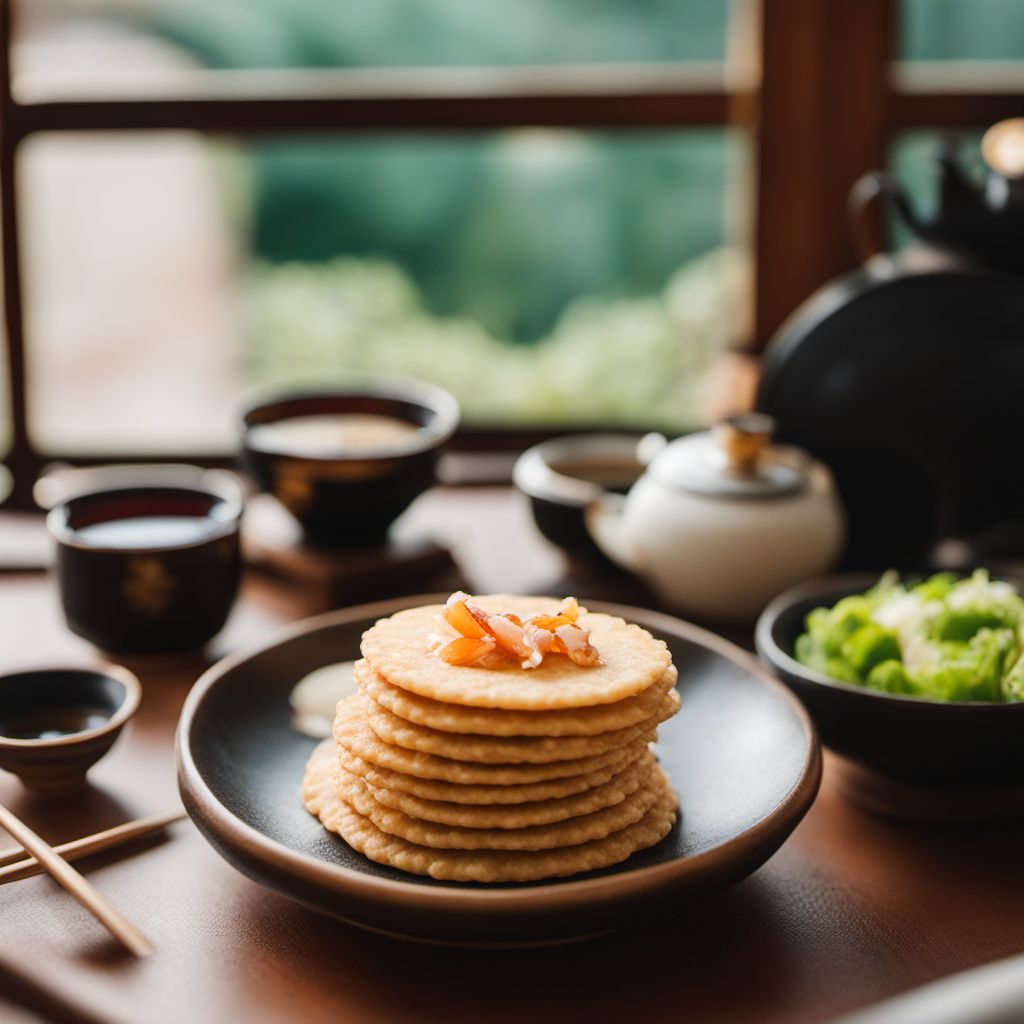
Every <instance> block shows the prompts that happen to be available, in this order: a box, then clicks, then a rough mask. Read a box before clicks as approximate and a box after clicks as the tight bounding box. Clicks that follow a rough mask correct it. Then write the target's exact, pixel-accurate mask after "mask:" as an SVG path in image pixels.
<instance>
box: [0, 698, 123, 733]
mask: <svg viewBox="0 0 1024 1024" xmlns="http://www.w3.org/2000/svg"><path fill="white" fill-rule="evenodd" d="M109 721H110V715H109V714H108V713H107V712H105V711H104V710H103V709H102V708H98V707H95V706H94V705H90V704H61V705H60V706H58V707H52V708H46V709H45V710H39V709H34V710H30V711H17V712H14V713H12V714H9V715H6V716H0V736H4V737H6V738H7V739H11V740H57V739H60V738H61V737H62V736H72V735H74V734H75V733H79V732H86V731H88V730H90V729H98V728H100V727H101V726H103V725H106V724H107V722H109Z"/></svg>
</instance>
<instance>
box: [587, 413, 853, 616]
mask: <svg viewBox="0 0 1024 1024" xmlns="http://www.w3.org/2000/svg"><path fill="white" fill-rule="evenodd" d="M773 428H774V423H773V422H772V420H771V417H769V416H763V415H759V414H756V413H755V414H749V415H745V416H734V417H730V418H728V419H726V420H723V421H721V422H720V423H718V424H716V425H715V426H714V427H713V428H712V430H711V431H710V432H707V433H701V434H692V435H690V436H688V437H681V438H678V439H677V440H675V441H672V442H670V443H669V442H666V441H665V439H664V438H663V437H660V435H656V434H655V435H649V436H648V437H646V438H644V439H643V441H642V442H641V444H640V449H639V451H640V456H641V459H643V461H645V462H647V470H646V472H645V473H644V475H643V476H642V477H641V478H640V479H639V480H638V481H637V482H636V484H634V485H633V487H632V488H631V490H630V491H629V493H628V494H627V495H626V496H624V497H623V496H622V495H618V494H611V493H606V494H605V495H604V496H602V497H601V498H599V499H598V500H597V501H595V502H593V503H592V504H591V505H590V506H589V507H588V509H587V513H586V522H587V529H588V530H589V531H590V534H591V536H592V537H593V538H594V541H595V542H596V543H597V545H598V546H599V547H600V548H601V549H602V551H604V552H605V554H607V555H608V557H609V558H611V559H612V560H613V561H615V562H617V563H618V564H619V565H622V566H623V567H625V568H627V569H630V570H631V571H633V572H635V573H636V574H637V575H638V576H640V577H641V578H642V579H644V580H645V581H646V582H647V583H648V584H650V586H651V587H652V588H653V589H654V590H655V592H656V593H657V594H658V596H659V597H660V598H661V600H662V601H663V602H664V603H665V605H666V606H668V607H670V608H673V609H675V610H678V611H680V612H684V613H686V614H690V615H695V616H698V617H700V618H704V619H711V620H717V621H728V622H750V621H752V620H753V619H754V618H756V616H757V615H758V614H759V613H760V612H761V610H762V609H763V608H764V606H765V605H766V604H767V603H768V602H769V601H770V600H771V599H772V598H773V597H775V596H776V595H777V594H778V593H780V592H781V591H783V590H785V589H786V588H787V587H789V586H791V585H792V584H794V583H797V582H799V581H800V580H803V579H807V578H808V577H811V576H817V575H819V574H821V573H823V572H826V571H827V570H828V569H829V568H831V566H832V565H833V564H834V562H835V561H836V559H837V558H838V557H839V553H840V551H841V549H842V546H843V541H844V538H845V519H844V515H843V510H842V505H841V504H840V501H839V498H838V496H837V494H836V490H835V484H834V482H833V480H832V474H831V473H830V472H829V471H828V469H827V468H826V467H825V466H824V465H823V464H822V463H820V462H818V461H816V460H815V459H813V458H812V457H811V456H810V455H808V454H807V453H806V452H804V451H802V450H801V449H798V448H790V447H783V446H778V445H771V444H769V441H770V439H771V432H772V430H773Z"/></svg>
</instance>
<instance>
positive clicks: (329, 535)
mask: <svg viewBox="0 0 1024 1024" xmlns="http://www.w3.org/2000/svg"><path fill="white" fill-rule="evenodd" d="M336 413H369V414H376V415H380V416H391V417H394V418H396V419H399V420H404V421H406V422H408V423H412V424H415V425H416V426H417V427H419V428H420V429H419V430H418V431H417V433H416V435H415V436H414V437H413V438H411V439H410V440H409V441H402V442H400V443H399V444H397V445H392V446H388V447H382V448H380V449H379V450H373V449H369V450H367V449H362V450H359V451H351V452H345V451H341V450H339V451H337V452H333V453H331V454H330V455H324V454H323V453H322V452H314V451H303V450H302V449H301V447H300V446H299V445H297V444H294V443H288V444H284V443H280V442H274V441H268V440H267V439H266V438H264V439H263V440H261V439H260V436H259V433H258V432H254V429H253V428H255V427H257V426H260V425H264V424H268V423H276V422H279V421H281V420H287V419H293V418H295V417H301V416H314V415H317V416H318V415H325V414H326V415H330V414H336ZM243 421H244V432H243V437H242V463H243V465H244V467H245V469H246V471H247V472H248V473H249V475H250V476H251V477H252V478H253V480H254V481H255V482H256V485H257V486H258V487H259V488H260V490H262V491H265V492H266V493H268V494H272V495H274V497H275V498H277V500H278V501H280V502H281V504H282V505H283V506H284V507H285V508H286V509H287V510H288V511H289V512H290V513H291V514H292V515H293V516H294V517H295V518H296V519H297V520H298V521H299V523H301V525H302V528H303V530H304V532H305V534H306V537H307V538H308V539H309V540H311V541H313V542H316V543H322V544H327V545H330V546H335V547H362V546H367V545H371V544H380V543H383V542H384V540H385V538H386V537H387V533H388V529H389V528H390V526H391V524H392V523H393V522H394V521H395V520H396V519H397V518H398V516H399V515H401V513H402V512H404V511H405V509H406V508H408V507H409V505H410V504H411V503H412V502H413V500H414V499H415V498H417V497H419V496H420V495H421V494H422V493H423V492H424V491H426V490H427V489H428V488H430V487H432V486H433V485H434V483H435V482H436V480H437V475H436V470H437V460H438V457H439V456H440V453H441V449H442V447H443V446H444V445H445V443H446V442H447V441H448V440H449V439H450V438H451V436H452V434H453V433H454V432H455V429H456V427H457V426H458V424H459V408H458V404H457V403H456V401H455V399H454V398H452V396H451V395H449V394H448V392H446V391H443V390H441V388H436V387H433V386H432V385H429V384H425V383H422V382H420V381H402V382H399V383H393V384H388V385H382V386H380V387H375V388H372V389H368V390H352V391H323V392H311V391H304V392H294V393H289V394H284V395H278V396H277V397H274V398H272V399H270V400H267V401H262V402H260V403H259V404H257V405H254V406H252V407H250V408H249V410H248V411H247V412H246V413H245V415H244V417H243Z"/></svg>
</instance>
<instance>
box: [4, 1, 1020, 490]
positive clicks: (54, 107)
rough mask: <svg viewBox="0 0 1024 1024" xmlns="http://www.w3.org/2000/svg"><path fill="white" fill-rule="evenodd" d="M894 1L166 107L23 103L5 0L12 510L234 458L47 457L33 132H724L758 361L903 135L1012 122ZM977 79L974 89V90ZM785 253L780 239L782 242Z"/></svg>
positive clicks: (747, 16)
mask: <svg viewBox="0 0 1024 1024" xmlns="http://www.w3.org/2000/svg"><path fill="white" fill-rule="evenodd" d="M897 4H898V0H857V2H856V3H837V2H835V0H734V2H733V9H732V10H731V12H730V26H729V36H730V47H729V54H728V55H727V60H726V62H725V64H724V65H722V66H719V65H714V66H705V65H692V66H691V65H672V66H657V65H654V66H631V65H622V66H602V67H599V68H594V67H564V68H550V67H545V68H509V69H503V68H488V69H422V70H421V69H400V70H392V69H387V70H376V69H367V70H358V71H350V70H346V71H338V72H323V73H322V72H313V73H306V72H276V71H275V72H267V73H262V72H261V73H259V74H254V73H249V72H224V71H217V72H203V73H200V74H199V75H198V77H197V79H196V82H197V85H196V87H195V88H190V89H189V90H188V91H187V92H184V93H182V92H179V93H176V94H172V95H139V96H97V97H81V98H75V99H52V98H51V99H47V98H45V97H43V98H36V99H32V98H30V99H28V100H27V101H26V100H25V99H22V98H19V97H17V96H16V95H15V94H14V89H13V86H12V76H11V39H12V22H13V18H14V17H15V16H16V14H17V11H16V3H15V0H0V255H2V259H3V287H4V318H5V324H6V349H7V361H8V392H9V394H8V400H9V409H10V414H11V425H10V426H11V448H10V451H9V452H8V454H7V456H6V457H5V459H4V460H3V464H4V465H5V466H6V468H7V469H8V470H9V471H10V473H11V474H12V477H13V489H12V491H11V492H10V494H9V495H8V497H7V498H6V500H5V501H4V503H3V504H4V505H5V506H6V507H9V508H17V509H31V508H34V507H35V505H34V501H33V496H32V494H33V487H34V484H35V481H36V479H37V477H38V475H39V473H40V471H41V470H42V468H43V466H44V465H45V464H46V463H51V462H64V463H68V464H71V465H75V464H83V463H90V464H96V463H102V462H113V461H117V462H131V461H146V462H154V461H175V462H180V461H188V462H194V463H198V464H203V465H226V464H230V462H231V459H230V457H229V456H227V455H225V456H223V457H219V458H212V459H211V458H210V457H209V455H198V454H197V453H188V452H184V453H175V454H174V455H173V456H171V455H168V456H157V457H154V456H144V457H143V456H139V455H138V454H135V455H129V456H125V454H124V453H115V452H111V453H108V454H106V455H104V456H102V457H98V456H96V455H84V454H82V453H76V452H40V451H38V450H37V449H36V448H35V447H34V446H33V444H32V439H31V435H30V432H29V429H28V423H29V409H28V401H29V399H28V387H27V383H28V382H27V377H26V372H27V371H26V360H25V352H26V343H27V340H26V337H25V329H24V319H23V290H22V280H21V267H22V264H21V259H20V244H19V236H18V194H17V173H16V170H17V157H18V149H19V147H20V145H21V143H22V142H24V141H25V140H26V139H27V138H29V137H30V136H32V135H34V134H36V133H38V132H66V131H75V132H81V131H129V132H130V131H142V130H145V131H154V130H156V131H160V130H181V129H185V130H190V131H194V132H198V133H200V134H231V135H237V136H241V137H255V136H259V135H264V134H276V135H283V134H289V133H302V134H309V133H311V132H329V133H332V134H338V135H343V134H346V133H360V134H366V133H372V132H409V133H426V134H430V133H439V132H487V131H494V130H500V129H507V128H518V127H566V128H594V129H614V130H619V131H630V130H650V129H679V128H692V127H709V126H715V127H722V128H734V129H739V130H741V131H742V132H744V133H745V135H746V137H747V138H748V140H749V146H750V151H751V158H752V160H751V162H752V167H753V173H752V175H751V176H750V180H749V182H747V183H746V188H747V190H748V195H747V197H745V198H746V202H747V203H749V205H750V208H751V210H752V217H751V219H750V224H749V226H748V231H749V233H750V235H751V236H752V237H750V238H749V243H750V249H751V252H752V254H753V291H754V294H753V306H752V320H751V330H750V335H749V338H747V339H746V340H745V344H744V346H743V347H744V349H745V350H746V351H748V352H750V353H752V354H754V355H756V353H757V352H759V351H760V350H761V349H762V348H763V346H764V345H765V344H766V343H767V342H768V340H769V339H770V337H771V335H772V334H773V333H774V331H775V330H776V329H777V328H778V326H779V325H780V324H781V323H782V321H783V320H784V319H785V317H786V316H788V314H789V313H790V312H791V311H792V309H794V308H795V307H796V306H797V304H798V303H800V302H801V301H802V300H803V299H804V298H806V296H807V295H809V294H810V293H811V292H812V291H814V290H815V289H816V288H818V287H819V286H820V285H821V284H823V283H824V282H825V281H827V280H828V279H830V278H831V277H833V276H835V275H836V274H837V273H841V272H842V271H844V270H847V269H849V268H850V267H852V266H854V265H856V263H857V261H858V254H857V253H856V252H855V251H854V248H853V243H852V241H851V233H850V232H849V230H848V228H847V225H846V222H845V218H844V217H843V216H842V215H841V213H840V214H839V215H837V211H842V210H843V209H844V208H845V203H846V197H847V195H848V193H849V190H850V187H851V185H852V184H853V182H854V181H855V180H856V179H857V178H858V177H860V175H862V174H863V173H865V172H866V171H869V170H871V169H874V168H876V167H882V166H884V165H885V158H886V151H887V148H888V145H889V143H890V141H891V140H892V138H893V137H894V136H895V134H897V133H898V132H900V131H903V130H907V129H911V128H921V127H932V128H936V127H938V128H942V127H948V128H966V127H981V126H984V125H987V124H989V123H991V122H993V121H996V120H999V119H1001V118H1003V117H1009V116H1015V115H1017V114H1018V113H1019V110H1020V93H1019V89H1015V87H1017V86H1018V85H1019V79H1017V80H1014V79H1013V78H1012V77H1008V76H1007V75H1006V74H1005V71H1006V69H1005V67H1003V68H995V69H993V70H994V73H992V74H988V75H986V74H985V72H984V69H983V68H975V69H974V70H973V72H972V75H971V76H968V78H967V79H966V81H965V80H964V79H959V80H958V84H959V85H960V88H958V89H957V90H951V89H950V88H948V82H949V76H948V74H936V73H935V72H934V69H930V68H929V67H928V66H926V65H920V66H915V65H910V66H908V65H905V64H903V65H894V64H893V57H892V55H893V54H895V53H896V52H897V51H898V47H897V39H896V33H897V26H896V14H897ZM972 85H973V87H971V86H972ZM783 239H784V240H785V244H780V240H783ZM550 433H552V432H548V431H538V430H535V429H530V430H515V429H510V430H502V431H479V430H471V429H467V430H464V431H462V432H461V433H460V435H459V436H458V437H457V439H456V443H457V444H458V445H459V446H462V447H464V448H467V449H469V450H477V451H479V450H482V449H483V450H486V449H501V450H515V449H520V448H523V447H525V446H526V445H528V444H530V443H533V442H534V441H535V440H536V439H538V438H539V437H544V436H550Z"/></svg>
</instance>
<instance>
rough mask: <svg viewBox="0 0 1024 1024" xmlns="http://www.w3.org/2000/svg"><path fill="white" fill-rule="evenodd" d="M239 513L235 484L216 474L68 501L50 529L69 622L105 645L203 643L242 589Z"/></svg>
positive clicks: (147, 647) (164, 647)
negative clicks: (186, 483) (187, 482)
mask: <svg viewBox="0 0 1024 1024" xmlns="http://www.w3.org/2000/svg"><path fill="white" fill-rule="evenodd" d="M241 517H242V499H241V493H240V491H239V489H238V487H237V485H235V484H234V483H233V482H232V481H229V480H227V479H223V478H219V477H216V476H215V475H214V474H203V475H201V476H199V477H197V483H196V484H195V485H189V486H178V485H173V486H172V485H145V486H137V487H131V486H120V487H115V488H109V489H105V490H99V491H92V492H89V493H86V494H76V495H74V496H72V497H69V498H67V499H65V500H64V501H61V502H60V503H58V504H57V505H55V506H54V507H53V508H52V509H51V510H50V513H49V516H48V517H47V526H48V527H49V530H50V532H51V533H52V534H53V536H54V538H55V539H56V541H57V560H56V564H57V579H58V584H59V588H60V597H61V603H62V605H63V607H64V615H65V617H66V619H67V623H68V626H69V627H70V629H71V630H72V631H73V632H75V633H77V634H78V635H79V636H82V637H85V639H87V640H89V641H91V642H92V643H94V644H96V646H98V647H100V648H102V649H103V650H107V651H125V652H128V651H132V652H143V651H145V652H156V651H172V650H185V649H190V648H198V647H201V646H202V645H203V644H205V643H206V641H207V640H209V639H210V638H211V637H213V636H214V635H215V634H216V633H218V632H220V630H221V627H222V626H223V625H224V622H225V620H226V619H227V617H228V613H229V612H230V611H231V607H232V605H233V604H234V601H235V597H236V595H237V593H238V582H239V577H240V575H241V559H240V555H239V527H240V523H241Z"/></svg>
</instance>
